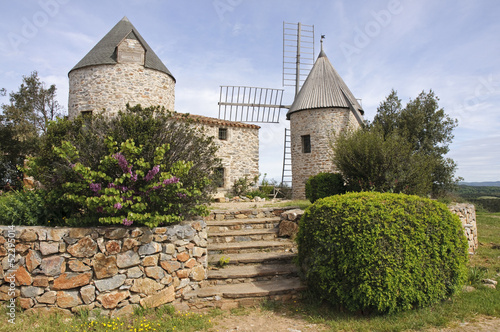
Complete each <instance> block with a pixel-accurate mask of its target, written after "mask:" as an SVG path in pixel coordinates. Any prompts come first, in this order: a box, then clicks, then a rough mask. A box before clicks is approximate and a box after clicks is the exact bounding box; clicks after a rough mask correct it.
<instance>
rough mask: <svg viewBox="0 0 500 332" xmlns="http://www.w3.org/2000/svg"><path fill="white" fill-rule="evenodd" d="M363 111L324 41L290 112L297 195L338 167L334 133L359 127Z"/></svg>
mask: <svg viewBox="0 0 500 332" xmlns="http://www.w3.org/2000/svg"><path fill="white" fill-rule="evenodd" d="M363 114H364V111H363V109H362V107H361V106H360V105H359V103H358V102H357V100H356V98H355V97H354V95H353V94H352V93H351V91H350V90H349V88H348V87H347V85H346V84H345V83H344V81H343V80H342V78H341V77H340V75H339V74H338V73H337V71H336V70H335V68H333V66H332V64H331V63H330V61H329V60H328V58H327V56H326V54H325V52H324V51H323V44H322V45H321V52H320V54H319V56H318V59H317V60H316V62H315V64H314V66H313V68H312V69H311V72H310V73H309V76H308V77H307V79H306V81H305V82H304V85H303V86H302V88H301V89H300V91H299V93H298V94H297V96H296V98H295V100H294V102H293V104H292V106H291V107H290V110H289V111H288V113H287V119H288V120H290V134H291V154H292V197H293V198H294V199H305V184H306V181H307V179H309V177H311V176H313V175H316V174H318V173H321V172H335V171H336V170H335V167H334V165H333V162H332V150H331V144H332V142H333V134H334V133H335V132H339V131H342V130H346V129H356V128H358V127H359V126H360V125H361V124H362V123H363V121H364V120H363Z"/></svg>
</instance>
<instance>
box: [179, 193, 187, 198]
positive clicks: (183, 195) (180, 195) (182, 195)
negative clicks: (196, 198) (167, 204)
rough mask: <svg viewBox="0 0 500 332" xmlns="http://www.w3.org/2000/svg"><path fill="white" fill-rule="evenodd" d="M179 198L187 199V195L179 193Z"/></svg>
mask: <svg viewBox="0 0 500 332" xmlns="http://www.w3.org/2000/svg"><path fill="white" fill-rule="evenodd" d="M177 197H179V198H186V197H187V195H186V194H183V193H177Z"/></svg>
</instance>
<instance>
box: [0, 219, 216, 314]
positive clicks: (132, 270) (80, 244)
mask: <svg viewBox="0 0 500 332" xmlns="http://www.w3.org/2000/svg"><path fill="white" fill-rule="evenodd" d="M0 230H1V232H2V233H1V235H0V259H1V263H2V268H1V269H0V279H1V280H2V283H1V285H0V301H15V300H16V299H17V300H18V302H19V303H20V305H21V307H22V308H23V309H27V310H54V311H55V310H57V311H60V312H68V313H69V312H71V311H72V312H76V311H77V310H80V309H89V310H92V309H94V308H99V309H100V310H101V312H102V313H104V314H109V315H112V316H117V315H121V314H129V313H132V312H133V310H134V308H135V307H138V306H145V307H149V308H152V307H157V306H160V305H162V304H167V303H172V304H174V305H175V306H177V307H178V308H180V309H189V305H188V304H187V303H184V302H182V294H183V293H184V292H187V291H191V290H195V289H197V288H199V287H200V284H202V283H203V281H204V280H205V279H206V275H207V230H206V223H205V222H204V221H203V220H199V221H192V222H185V223H183V224H178V225H172V226H168V227H156V228H153V229H150V228H147V227H137V228H123V227H120V228H118V227H96V228H49V227H41V226H34V227H25V226H1V227H0Z"/></svg>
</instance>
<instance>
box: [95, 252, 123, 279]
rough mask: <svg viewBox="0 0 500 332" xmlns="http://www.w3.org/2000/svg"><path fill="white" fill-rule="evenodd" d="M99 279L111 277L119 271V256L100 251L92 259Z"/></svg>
mask: <svg viewBox="0 0 500 332" xmlns="http://www.w3.org/2000/svg"><path fill="white" fill-rule="evenodd" d="M92 266H93V267H94V272H95V276H96V278H97V279H103V278H109V277H112V276H114V275H115V274H117V273H118V266H117V258H116V257H115V256H106V255H104V254H102V253H98V254H97V255H95V256H94V259H93V260H92Z"/></svg>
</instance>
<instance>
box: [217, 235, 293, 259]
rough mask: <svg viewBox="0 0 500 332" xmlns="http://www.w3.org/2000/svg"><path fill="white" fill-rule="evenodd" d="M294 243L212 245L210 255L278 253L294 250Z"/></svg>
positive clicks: (262, 242) (288, 241) (287, 241)
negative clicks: (288, 249) (278, 251)
mask: <svg viewBox="0 0 500 332" xmlns="http://www.w3.org/2000/svg"><path fill="white" fill-rule="evenodd" d="M293 246H294V243H293V242H292V241H290V239H283V240H281V241H280V240H278V241H246V242H230V243H210V244H209V245H208V253H209V255H212V254H217V253H243V252H255V251H264V250H270V251H273V250H274V251H277V250H283V251H284V250H285V249H287V248H292V247H293Z"/></svg>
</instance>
